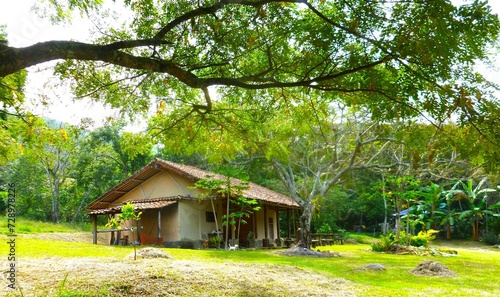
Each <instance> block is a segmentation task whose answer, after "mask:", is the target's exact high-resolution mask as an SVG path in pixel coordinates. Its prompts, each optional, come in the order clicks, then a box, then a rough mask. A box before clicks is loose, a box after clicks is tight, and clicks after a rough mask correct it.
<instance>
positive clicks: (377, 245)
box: [372, 242, 385, 252]
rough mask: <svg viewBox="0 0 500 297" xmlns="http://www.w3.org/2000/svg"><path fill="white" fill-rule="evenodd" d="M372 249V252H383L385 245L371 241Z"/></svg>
mask: <svg viewBox="0 0 500 297" xmlns="http://www.w3.org/2000/svg"><path fill="white" fill-rule="evenodd" d="M372 251H374V252H385V247H384V245H383V244H381V243H380V242H377V243H372Z"/></svg>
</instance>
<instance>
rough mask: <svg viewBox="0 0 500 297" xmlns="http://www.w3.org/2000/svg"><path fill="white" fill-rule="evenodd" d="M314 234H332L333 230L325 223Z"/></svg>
mask: <svg viewBox="0 0 500 297" xmlns="http://www.w3.org/2000/svg"><path fill="white" fill-rule="evenodd" d="M316 232H317V233H326V234H330V233H332V232H333V230H332V227H330V225H328V224H327V223H323V225H321V227H319V228H318V230H316Z"/></svg>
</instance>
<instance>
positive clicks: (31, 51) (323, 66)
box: [0, 0, 500, 121]
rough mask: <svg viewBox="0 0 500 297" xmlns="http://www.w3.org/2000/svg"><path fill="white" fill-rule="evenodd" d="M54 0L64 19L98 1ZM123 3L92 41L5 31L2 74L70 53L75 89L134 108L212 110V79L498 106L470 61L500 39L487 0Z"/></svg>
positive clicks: (378, 100) (473, 110)
mask: <svg viewBox="0 0 500 297" xmlns="http://www.w3.org/2000/svg"><path fill="white" fill-rule="evenodd" d="M50 3H51V4H52V5H53V8H54V14H53V15H52V17H53V18H54V19H59V20H60V19H64V18H67V16H68V15H69V14H68V11H70V10H73V9H79V10H80V11H81V12H82V13H84V14H89V15H91V14H92V13H93V12H95V11H97V10H98V9H100V8H101V5H102V1H100V0H99V1H97V0H86V1H70V0H68V1H57V2H56V1H50ZM120 13H122V14H125V15H130V18H129V21H126V22H125V23H124V24H121V25H115V24H114V25H112V26H109V27H106V26H104V25H103V26H102V28H99V29H100V30H101V32H102V35H101V36H100V37H96V38H95V39H94V40H93V41H92V43H83V42H78V41H47V42H42V43H37V44H34V45H32V46H28V47H24V48H14V47H10V46H8V43H7V42H2V43H1V45H0V65H1V66H0V76H2V77H5V76H6V75H9V74H13V73H15V72H17V71H20V70H22V69H24V68H26V67H29V66H32V65H35V64H38V63H42V62H46V61H51V60H56V59H64V60H66V62H63V63H60V64H59V66H58V67H57V72H58V73H60V75H61V77H63V78H69V79H72V80H75V81H76V82H77V84H74V88H75V92H76V94H78V95H81V96H83V95H87V96H90V97H92V98H94V99H96V100H103V101H105V102H107V103H110V104H111V105H113V106H118V107H121V108H123V109H125V110H127V111H140V110H146V109H148V108H149V104H148V103H149V101H148V100H149V98H158V99H160V100H167V101H180V104H184V105H186V106H189V107H190V108H191V109H192V111H193V112H195V111H196V112H199V113H206V112H210V111H211V109H212V101H213V99H212V98H211V95H210V92H209V90H208V88H209V87H212V86H219V87H221V86H224V87H225V90H231V89H232V88H243V89H248V90H266V89H270V88H272V89H282V88H297V87H299V88H307V89H313V90H320V91H324V93H325V95H324V96H329V97H331V98H332V99H336V100H348V101H350V103H351V104H363V103H364V104H367V105H369V106H371V109H372V112H373V114H374V115H375V116H390V117H396V116H398V117H399V116H405V115H406V116H409V115H418V114H427V113H430V114H432V115H434V116H436V117H438V118H446V117H448V116H451V115H452V114H454V113H459V114H460V115H462V116H463V120H468V119H471V118H474V117H475V116H476V114H477V113H479V111H484V110H487V109H489V110H491V109H493V108H495V107H494V106H492V105H491V100H488V99H487V97H488V96H487V95H488V91H491V90H492V89H491V85H489V84H488V82H487V81H485V80H484V78H483V77H482V76H481V75H480V74H478V73H476V72H475V71H474V69H473V66H474V63H475V62H476V61H478V60H485V59H486V58H487V53H488V49H489V46H491V45H492V44H493V43H494V42H495V41H496V40H497V39H498V33H499V28H500V23H499V20H498V17H497V16H496V15H494V14H492V13H491V9H490V7H489V6H488V4H487V1H477V0H475V1H470V2H467V3H466V4H463V5H459V6H455V5H453V4H452V3H451V2H450V1H448V0H436V1H360V0H342V1H341V0H337V1H333V0H318V1H317V0H313V1H306V0H246V1H242V0H222V1H213V0H206V1H196V2H195V1H185V0H180V1H153V0H143V1H131V0H124V2H123V12H120ZM101 15H102V18H104V15H106V14H101ZM94 17H95V16H94ZM102 23H104V22H102ZM192 89H195V90H199V92H192ZM353 93H355V94H356V96H348V94H353ZM224 94H225V95H226V96H227V94H229V93H228V92H226V93H224ZM246 100H251V98H246ZM266 100H271V99H269V98H267V99H266ZM475 120H478V121H479V120H481V119H475ZM483 120H486V119H483Z"/></svg>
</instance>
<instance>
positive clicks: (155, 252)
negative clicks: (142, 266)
mask: <svg viewBox="0 0 500 297" xmlns="http://www.w3.org/2000/svg"><path fill="white" fill-rule="evenodd" d="M126 258H127V259H134V253H131V254H129V255H127V257H126ZM155 258H166V259H170V258H171V257H170V255H169V254H168V253H166V252H164V251H162V250H161V249H158V248H152V247H146V248H142V249H140V250H138V251H137V259H155Z"/></svg>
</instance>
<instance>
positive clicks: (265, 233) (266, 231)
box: [264, 204, 269, 239]
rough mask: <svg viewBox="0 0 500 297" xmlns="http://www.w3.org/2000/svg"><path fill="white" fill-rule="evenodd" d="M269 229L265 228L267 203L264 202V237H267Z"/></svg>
mask: <svg viewBox="0 0 500 297" xmlns="http://www.w3.org/2000/svg"><path fill="white" fill-rule="evenodd" d="M268 233H269V231H268V230H267V205H265V204H264V239H267V237H268V235H269V234H268Z"/></svg>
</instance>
